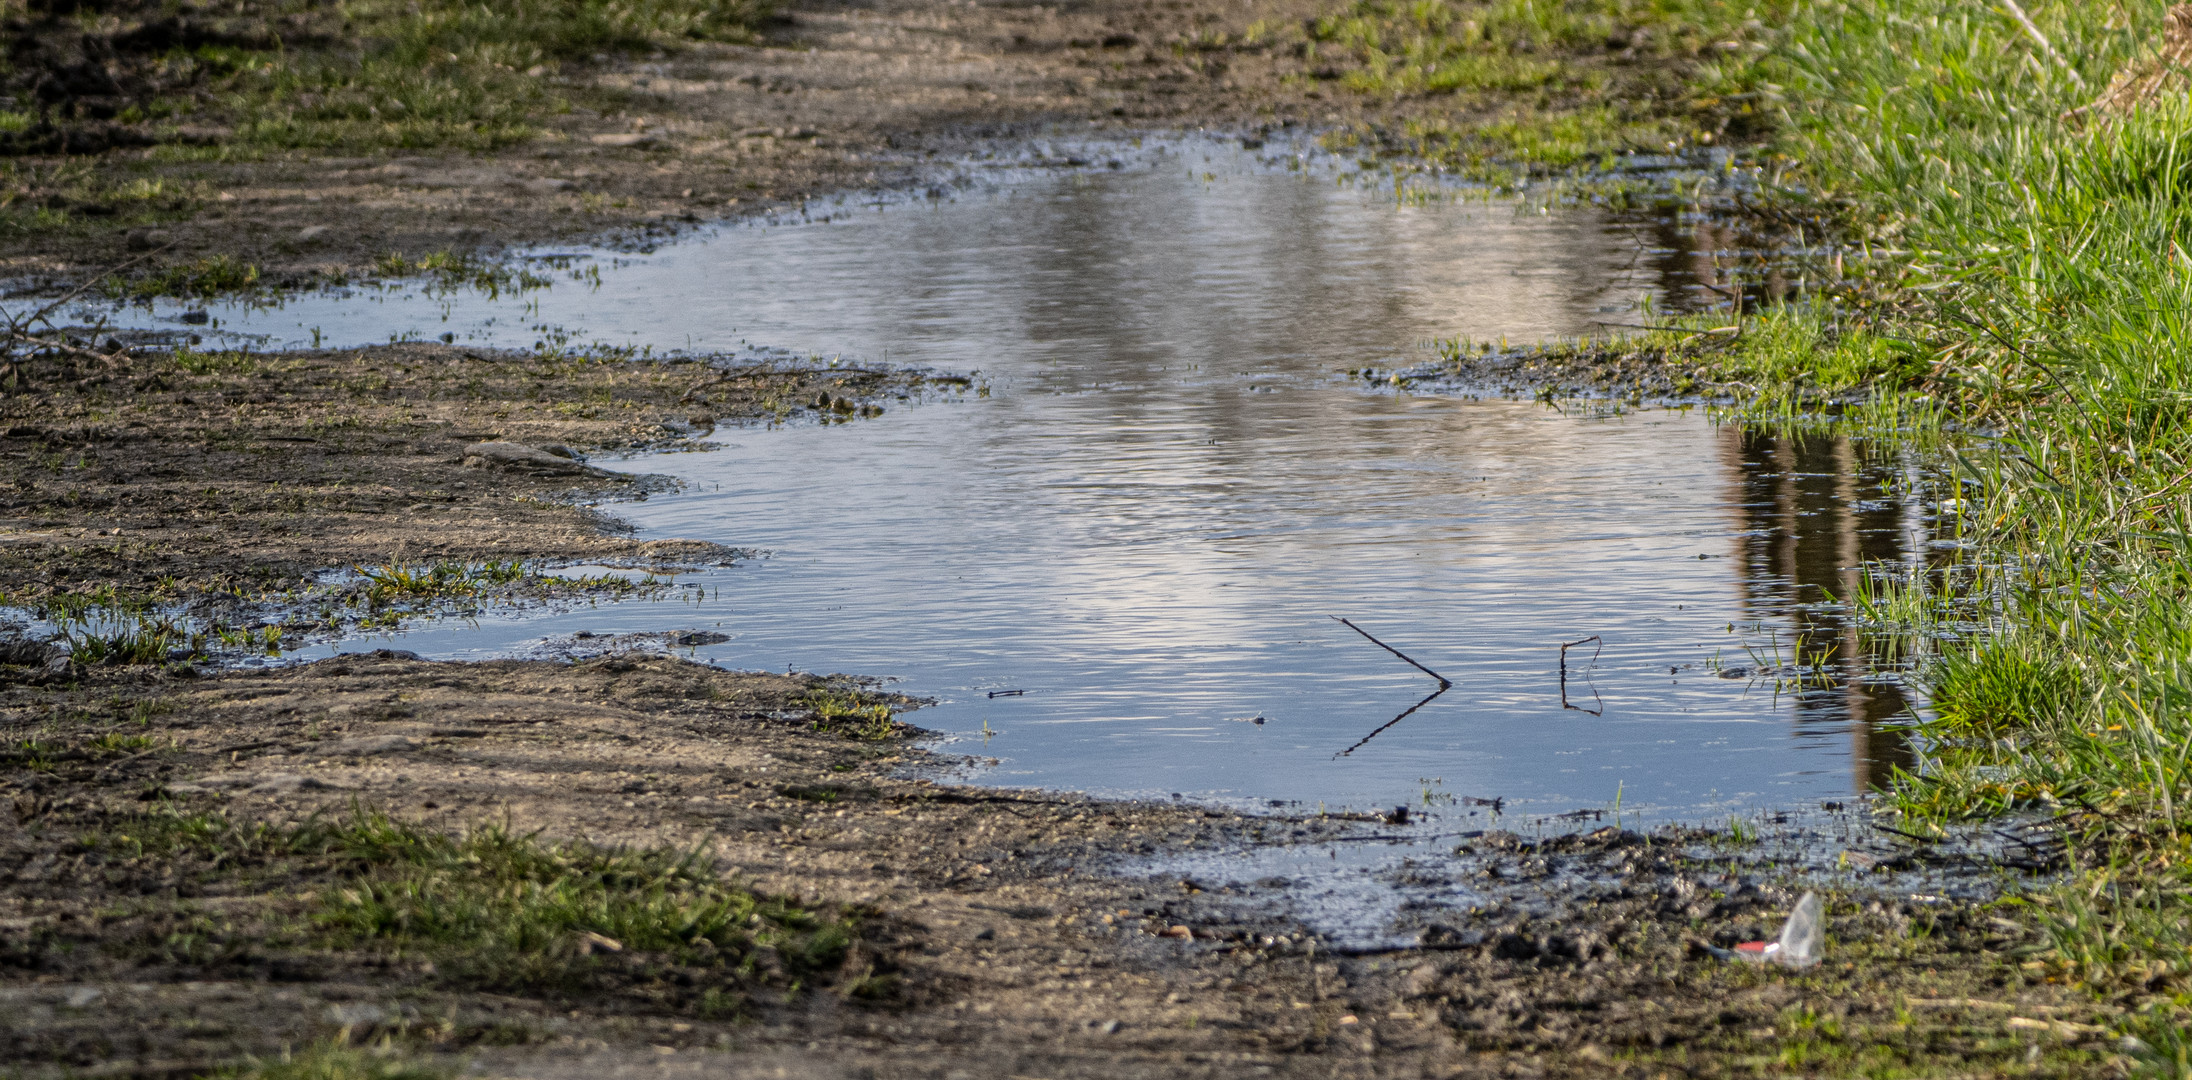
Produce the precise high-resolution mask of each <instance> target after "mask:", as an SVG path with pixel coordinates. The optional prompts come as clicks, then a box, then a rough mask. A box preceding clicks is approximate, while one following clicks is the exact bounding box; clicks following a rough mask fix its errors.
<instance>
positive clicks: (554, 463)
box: [464, 440, 589, 474]
mask: <svg viewBox="0 0 2192 1080" xmlns="http://www.w3.org/2000/svg"><path fill="white" fill-rule="evenodd" d="M464 463H465V464H466V465H469V466H471V467H472V468H475V469H485V468H496V469H509V470H511V471H512V472H523V473H534V474H576V473H583V472H587V471H589V470H588V469H587V468H586V466H584V465H581V464H579V463H578V462H576V461H573V460H571V459H570V458H566V457H558V456H556V455H554V454H551V453H549V452H548V451H546V450H540V449H536V448H534V447H530V446H527V445H525V444H524V443H514V442H502V441H500V440H497V441H495V442H483V443H473V444H472V445H470V446H467V447H465V448H464Z"/></svg>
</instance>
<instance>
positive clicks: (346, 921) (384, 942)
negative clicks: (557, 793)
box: [317, 818, 853, 1009]
mask: <svg viewBox="0 0 2192 1080" xmlns="http://www.w3.org/2000/svg"><path fill="white" fill-rule="evenodd" d="M331 838H332V841H333V843H334V844H335V845H336V846H337V847H338V848H340V849H341V850H343V851H344V852H345V853H346V854H348V855H350V856H352V857H353V858H356V859H358V860H359V862H360V863H361V864H362V868H363V869H362V872H360V873H358V874H357V875H355V876H354V877H351V878H350V879H349V880H347V881H345V882H343V883H341V884H340V885H337V886H335V887H332V888H330V889H328V890H327V891H325V892H324V893H323V894H322V895H321V897H320V911H319V913H318V915H317V923H318V925H319V927H320V928H321V929H322V930H324V931H325V932H326V933H327V934H328V935H329V936H330V938H331V939H332V940H334V941H335V942H337V943H339V944H343V945H349V946H353V947H367V948H373V949H379V950H385V951H388V952H391V953H399V954H404V955H420V954H423V955H426V956H429V957H432V958H435V959H436V961H437V963H438V965H439V967H438V970H440V971H442V972H444V973H445V977H447V978H453V979H457V980H461V981H463V982H465V983H467V984H470V985H478V986H481V987H488V988H497V989H512V990H526V991H531V992H543V991H553V992H560V993H568V992H576V991H580V990H585V989H589V988H595V987H598V986H599V985H601V984H604V983H629V982H632V981H642V982H654V981H666V982H668V983H669V984H670V985H675V984H676V983H677V982H680V981H682V982H685V983H688V984H690V985H692V986H697V987H698V989H697V991H696V992H694V993H692V994H689V995H685V996H688V997H690V998H692V999H693V1000H694V1001H696V1002H697V1001H700V1000H702V999H708V995H709V992H710V991H713V992H714V993H715V997H714V998H712V999H709V1000H712V1001H715V1002H717V1003H718V1004H717V1005H709V1006H707V1007H708V1008H710V1009H713V1008H716V1007H718V1006H719V1004H720V1003H722V1002H725V1001H727V1000H729V998H728V996H727V995H731V994H733V993H734V992H735V991H736V984H737V983H739V982H740V981H742V980H750V979H752V978H753V977H754V976H755V975H757V974H758V973H759V972H760V971H761V970H762V969H763V968H764V967H765V966H767V965H778V966H781V967H782V968H783V969H785V970H788V971H790V972H792V973H793V974H795V975H798V974H813V973H818V972H823V971H827V970H828V969H830V968H832V967H834V966H835V965H836V964H838V963H839V962H841V961H842V960H843V959H844V956H845V953H846V951H847V949H848V948H849V947H850V945H851V944H852V940H853V937H852V929H851V927H850V924H849V923H847V922H845V921H843V920H842V919H837V918H832V917H830V916H828V915H825V914H822V913H818V912H816V911H813V910H809V909H806V908H803V907H800V906H798V905H795V904H792V903H789V902H787V901H785V900H782V899H776V898H770V897H764V896H761V895H759V894H756V893H754V892H752V891H749V890H747V889H743V888H740V887H737V886H734V885H730V884H727V883H725V882H724V881H722V880H721V879H720V878H719V877H718V876H717V875H716V874H715V872H714V871H713V870H712V868H711V867H710V866H709V865H708V864H707V862H706V861H705V860H704V859H701V858H700V857H699V856H697V855H692V854H679V853H676V852H671V851H667V850H659V849H657V850H617V849H610V848H603V847H599V846H595V845H591V844H580V843H569V844H548V843H543V842H541V841H539V840H537V839H535V838H533V837H529V836H521V835H517V834H513V833H511V832H508V831H507V830H504V829H501V828H498V827H488V828H483V829H478V830H475V831H474V832H472V833H471V834H469V835H467V836H464V837H450V836H445V835H442V834H438V833H427V832H421V831H418V830H416V829H413V828H410V827H408V826H404V825H401V824H398V823H396V822H393V821H391V820H389V819H386V818H360V819H357V820H355V821H353V822H351V823H349V824H347V825H346V826H344V827H342V828H341V829H338V830H336V831H335V832H333V833H332V834H331ZM681 975H682V976H685V978H684V979H683V980H679V979H678V978H677V977H678V976H681ZM695 976H698V979H697V981H695V979H694V977H695Z"/></svg>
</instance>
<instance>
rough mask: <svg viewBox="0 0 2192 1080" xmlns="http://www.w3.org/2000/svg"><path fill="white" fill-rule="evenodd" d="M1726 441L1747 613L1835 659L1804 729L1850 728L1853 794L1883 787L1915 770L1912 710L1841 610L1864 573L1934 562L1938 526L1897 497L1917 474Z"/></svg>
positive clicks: (1755, 441)
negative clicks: (1908, 728) (1740, 526)
mask: <svg viewBox="0 0 2192 1080" xmlns="http://www.w3.org/2000/svg"><path fill="white" fill-rule="evenodd" d="M1724 438H1725V442H1726V445H1727V450H1726V459H1727V461H1728V464H1729V466H1730V467H1731V469H1733V470H1734V471H1735V472H1736V474H1737V475H1738V476H1740V477H1741V490H1742V497H1741V502H1740V505H1741V507H1742V510H1743V518H1744V522H1745V524H1746V525H1747V531H1746V532H1745V533H1744V541H1745V543H1744V549H1745V550H1744V556H1743V557H1744V560H1745V563H1746V565H1747V567H1748V569H1749V572H1748V573H1746V574H1745V575H1744V577H1743V580H1744V583H1745V590H1744V592H1745V597H1744V598H1745V600H1746V602H1747V604H1748V606H1749V609H1750V610H1751V611H1753V612H1755V613H1756V614H1757V615H1760V616H1764V617H1768V618H1773V619H1778V620H1786V621H1788V622H1789V623H1790V624H1792V626H1793V628H1794V630H1795V634H1796V637H1797V639H1798V640H1799V641H1800V642H1801V643H1802V646H1801V647H1802V648H1803V650H1804V651H1805V652H1806V653H1811V652H1813V651H1814V650H1819V649H1825V650H1828V656H1829V659H1828V665H1827V666H1828V667H1829V668H1830V669H1831V670H1832V672H1833V685H1832V686H1830V687H1826V688H1817V689H1807V690H1805V691H1804V692H1802V693H1799V694H1797V695H1796V697H1795V714H1796V715H1795V720H1796V724H1797V729H1798V731H1799V732H1800V733H1802V732H1808V731H1814V730H1816V731H1831V730H1847V731H1848V733H1849V737H1850V739H1851V751H1850V753H1851V762H1852V766H1853V769H1854V776H1853V784H1854V787H1855V788H1856V789H1857V790H1860V791H1862V790H1867V789H1870V788H1874V787H1878V786H1880V785H1881V784H1883V783H1884V782H1885V781H1886V780H1887V779H1888V777H1889V775H1890V772H1891V771H1892V770H1893V769H1894V768H1897V767H1903V768H1908V767H1910V766H1911V765H1912V763H1913V761H1914V758H1913V757H1912V755H1911V752H1910V748H1909V745H1908V743H1907V742H1906V740H1905V739H1904V737H1903V732H1902V728H1903V727H1904V725H1906V724H1907V722H1908V721H1909V719H1910V717H1911V705H1912V702H1911V700H1910V698H1909V697H1908V696H1906V694H1905V691H1904V688H1903V687H1902V685H1901V684H1900V683H1898V682H1896V681H1894V680H1893V679H1892V678H1889V677H1885V675H1886V673H1884V672H1880V671H1878V670H1877V669H1876V667H1875V663H1874V661H1875V659H1876V658H1875V657H1874V656H1873V655H1872V652H1871V650H1870V648H1869V647H1868V643H1867V642H1866V641H1865V640H1864V639H1863V637H1862V635H1861V634H1860V632H1859V630H1858V628H1857V626H1856V624H1855V622H1854V620H1851V619H1848V618H1845V617H1843V614H1842V611H1841V609H1840V608H1839V606H1837V605H1836V603H1835V602H1837V601H1841V600H1845V599H1847V598H1848V597H1850V596H1853V595H1855V594H1856V592H1857V589H1858V580H1859V577H1860V575H1861V574H1862V573H1863V572H1864V571H1863V568H1864V567H1865V566H1866V565H1868V564H1875V563H1907V564H1910V565H1913V566H1922V565H1924V564H1925V562H1926V561H1927V557H1928V554H1929V553H1930V552H1931V551H1932V543H1931V541H1932V539H1933V536H1934V533H1933V527H1932V521H1931V518H1930V517H1929V516H1928V514H1927V512H1926V509H1925V507H1924V506H1923V504H1922V503H1920V502H1919V501H1918V500H1915V499H1911V498H1908V497H1905V496H1904V495H1902V494H1900V493H1903V492H1907V491H1909V490H1910V489H1912V488H1914V487H1916V486H1917V485H1918V483H1919V481H1920V477H1919V476H1918V471H1917V466H1916V464H1915V463H1913V462H1911V461H1909V460H1902V459H1889V460H1880V459H1867V458H1866V457H1865V456H1864V455H1863V454H1862V453H1861V452H1860V451H1859V449H1858V448H1857V447H1856V446H1854V445H1852V444H1851V443H1850V442H1849V440H1847V439H1837V438H1827V437H1823V436H1812V437H1799V438H1780V437H1775V436H1771V435H1764V434H1759V433H1755V432H1746V431H1742V430H1740V429H1734V428H1731V429H1729V430H1728V431H1727V432H1726V433H1725V436H1724Z"/></svg>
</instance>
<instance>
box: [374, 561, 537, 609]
mask: <svg viewBox="0 0 2192 1080" xmlns="http://www.w3.org/2000/svg"><path fill="white" fill-rule="evenodd" d="M356 569H357V573H358V576H359V577H360V578H362V579H364V590H363V592H364V599H365V601H366V603H367V604H369V605H370V606H373V607H376V608H377V607H380V606H382V605H385V604H388V603H391V602H393V601H396V600H453V599H461V598H466V597H474V596H479V595H481V594H483V593H485V592H487V591H489V590H490V589H493V588H495V587H497V586H502V585H509V584H512V583H514V582H518V581H522V580H524V579H525V578H526V577H528V576H530V572H529V571H528V570H527V569H526V567H525V564H524V563H523V562H521V561H519V560H516V559H510V560H506V561H500V562H496V561H490V562H482V563H463V562H449V561H443V562H436V563H425V564H421V565H416V566H414V565H409V564H405V563H398V562H393V561H391V562H388V563H385V564H382V565H380V566H360V567H357V568H356Z"/></svg>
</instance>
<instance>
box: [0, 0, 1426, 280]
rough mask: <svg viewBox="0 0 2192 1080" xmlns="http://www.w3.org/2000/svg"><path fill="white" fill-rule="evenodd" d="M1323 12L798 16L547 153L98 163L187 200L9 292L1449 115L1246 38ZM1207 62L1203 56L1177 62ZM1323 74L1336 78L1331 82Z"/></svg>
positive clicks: (552, 139) (1, 265) (321, 273)
mask: <svg viewBox="0 0 2192 1080" xmlns="http://www.w3.org/2000/svg"><path fill="white" fill-rule="evenodd" d="M1327 8H1328V5H1324V4H1319V3H1316V2H1314V0H1254V2H1252V3H1244V2H1240V0H1234V2H1226V0H1163V2H1161V3H1160V2H1158V0H1098V2H1095V3H1087V4H1073V5H1048V4H1033V5H977V4H958V3H942V2H903V0H884V2H880V3H872V4H854V3H827V2H824V3H808V4H800V5H797V6H796V7H794V8H792V9H791V10H790V11H789V12H788V13H787V14H786V15H785V16H784V17H783V19H782V20H781V21H780V22H779V23H777V24H776V25H774V26H772V27H771V28H770V29H769V30H768V32H767V33H768V36H769V38H770V43H769V44H768V45H767V46H744V45H696V46H694V47H692V48H689V49H686V50H684V51H683V52H681V53H678V54H676V55H674V56H667V57H663V58H661V59H657V60H645V59H640V60H632V61H614V60H608V59H607V58H604V62H603V63H601V64H597V65H593V66H592V67H590V68H588V69H586V70H585V71H584V72H582V73H580V74H576V75H574V76H572V78H573V79H576V80H580V81H583V82H585V83H586V84H587V85H588V86H590V87H596V88H600V89H604V90H608V91H613V92H614V93H615V94H616V95H618V96H619V97H621V98H622V99H623V100H625V101H626V102H628V103H629V104H628V105H627V106H626V107H624V108H621V109H618V110H616V111H615V112H614V113H612V114H610V115H599V114H596V115H588V113H589V112H592V110H582V111H579V112H576V113H573V114H571V115H566V116H561V117H557V118H553V119H552V120H551V121H550V123H551V128H550V130H548V131H547V132H546V133H545V134H544V135H543V136H542V137H540V138H537V139H534V140H531V141H529V142H527V143H525V144H523V145H520V146H517V147H513V148H509V149H505V150H499V151H490V152H485V153H468V152H427V153H411V152H403V151H397V152H394V153H391V154H389V155H385V156H375V157H371V158H343V157H334V158H330V157H326V156H321V155H314V154H308V153H304V152H295V153H277V154H272V155H259V154H253V155H248V158H249V159H248V160H243V161H237V162H232V163H222V162H218V161H211V162H208V161H190V162H182V163H177V162H172V161H165V160H163V159H162V156H161V155H158V154H155V153H152V152H150V151H111V152H109V153H108V154H106V155H104V156H102V157H101V158H97V159H91V162H92V165H93V167H94V168H95V169H97V170H101V171H104V172H105V173H107V174H109V175H110V179H111V180H112V182H113V183H115V184H120V183H122V182H124V181H129V182H138V181H142V182H144V183H149V184H158V185H164V189H163V190H171V191H178V192H188V193H192V194H190V195H189V196H188V197H186V198H183V200H182V202H181V203H180V204H178V206H179V208H178V209H177V210H176V211H174V212H173V213H172V214H171V215H169V216H170V217H171V218H173V220H168V221H163V222H160V223H157V224H153V225H146V226H139V227H135V228H119V227H112V228H109V227H102V226H101V225H100V224H99V223H100V222H101V221H114V220H119V219H118V218H116V217H115V216H114V215H115V214H116V213H117V210H116V209H115V208H114V207H113V206H104V207H102V206H100V205H98V200H97V199H95V198H91V197H89V196H86V197H85V201H82V202H81V203H80V204H79V205H78V207H77V209H78V216H79V218H80V219H81V220H80V222H79V223H78V224H77V225H75V226H71V227H65V228H52V229H48V230H46V231H44V232H42V233H41V232H32V233H29V234H23V235H18V236H15V237H12V238H9V239H7V240H5V241H4V242H0V250H4V251H6V252H8V257H7V258H5V259H0V276H7V277H17V278H21V277H26V276H28V277H37V276H39V275H41V274H52V275H55V276H59V277H68V276H73V275H76V274H81V273H82V272H84V271H85V270H86V269H89V268H97V267H101V266H105V265H111V264H112V263H115V262H118V261H120V260H121V259H123V258H127V257H129V256H130V255H132V254H135V253H140V252H143V251H146V250H151V249H155V248H158V249H160V251H159V255H158V257H157V258H155V259H153V260H151V262H150V264H149V268H151V269H157V268H158V267H161V266H188V265H190V264H192V263H194V262H196V261H198V260H201V259H205V258H207V257H211V256H220V255H227V256H231V257H233V258H234V259H236V260H239V261H240V262H242V263H248V264H250V265H252V266H255V267H257V268H258V269H259V270H260V271H261V272H262V274H264V275H265V278H264V280H267V281H298V282H302V281H308V280H312V279H313V278H315V277H319V278H323V279H324V278H327V277H334V276H338V275H350V276H355V275H358V274H361V273H366V274H370V273H374V272H376V269H377V266H378V264H379V261H380V260H381V259H382V258H383V257H385V256H387V255H388V254H390V253H400V254H403V255H406V256H409V257H411V258H414V259H416V258H419V257H421V256H425V255H428V254H431V253H438V252H455V253H459V254H464V255H471V254H492V253H494V252H496V251H499V250H501V249H503V248H506V247H510V246H519V245H529V244H538V243H546V242H573V241H583V240H596V239H600V238H604V237H608V238H612V239H619V238H620V239H621V241H622V242H625V243H633V244H646V243H650V242H653V241H655V240H659V239H660V238H662V237H665V236H667V235H671V234H673V233H675V232H676V231H678V230H680V229H682V228H686V227H689V226H690V225H691V224H693V223H697V222H703V221H711V220H716V219H720V218H725V217H738V216H742V215H746V214H750V213H756V212H766V211H768V210H770V209H772V208H781V207H784V206H788V205H791V206H795V205H797V204H799V203H800V202H802V201H803V200H805V199H808V198H810V197H812V196H815V195H818V194H822V193H826V192H830V191H835V190H842V189H845V188H872V187H878V186H892V185H898V184H903V183H907V182H910V181H911V180H914V179H918V178H921V177H923V176H925V175H927V173H926V172H925V169H926V168H927V167H928V166H929V165H930V164H931V163H932V162H934V161H935V160H937V159H938V158H940V157H941V158H951V157H956V156H958V155H961V154H964V153H967V152H969V151H971V150H980V149H986V148H989V147H992V146H994V145H995V144H994V143H992V142H991V141H989V140H993V139H996V138H998V137H1000V136H1013V135H1026V134H1038V133H1040V134H1050V135H1061V136H1066V137H1073V136H1081V135H1088V134H1098V133H1115V132H1121V131H1138V130H1148V129H1158V130H1166V129H1171V130H1178V129H1193V128H1199V127H1206V126H1208V127H1218V128H1222V129H1238V130H1241V131H1243V132H1253V131H1256V130H1258V129H1262V128H1267V127H1271V126H1276V125H1282V124H1301V125H1312V126H1320V127H1321V126H1333V125H1339V124H1343V123H1349V122H1354V121H1357V120H1361V119H1365V118H1377V119H1383V120H1400V119H1405V118H1407V117H1410V116H1423V115H1433V116H1435V115H1442V114H1445V113H1447V112H1450V111H1451V110H1452V108H1453V106H1452V104H1451V102H1450V101H1449V100H1446V99H1438V98H1421V97H1418V98H1413V99H1407V100H1400V101H1378V100H1375V99H1370V98H1367V97H1364V96H1362V95H1356V94H1347V93H1328V92H1327V91H1326V89H1325V88H1323V87H1325V84H1324V83H1322V82H1320V81H1319V80H1318V79H1317V78H1312V77H1311V67H1310V65H1309V64H1308V63H1307V62H1306V61H1303V60H1302V59H1300V58H1299V57H1298V56H1297V55H1296V51H1297V49H1296V47H1295V45H1294V44H1292V42H1293V41H1298V39H1299V33H1298V32H1297V33H1295V34H1294V35H1293V36H1292V38H1291V39H1289V42H1288V43H1284V44H1262V45H1259V44H1254V43H1250V42H1247V41H1245V40H1244V32H1245V31H1246V30H1247V29H1248V28H1249V27H1250V26H1251V25H1254V24H1258V23H1262V24H1265V25H1277V26H1290V27H1292V26H1298V25H1299V23H1300V21H1301V20H1302V19H1303V18H1306V17H1310V16H1313V15H1317V14H1321V13H1323V12H1324V11H1325V10H1326V9H1327ZM1198 40H1200V41H1201V42H1203V43H1204V44H1205V45H1207V46H1209V47H1207V48H1205V47H1203V46H1194V47H1190V46H1188V45H1187V44H1184V43H1189V42H1195V41H1198ZM1219 42H1223V44H1217V43H1219ZM1317 70H1319V71H1321V72H1322V73H1323V75H1325V76H1330V75H1332V74H1334V72H1335V70H1336V69H1331V64H1330V62H1329V61H1327V62H1325V63H1324V66H1323V68H1319V69H1317ZM68 167H69V166H68V165H67V163H66V162H63V161H60V160H55V161H52V162H51V163H50V168H49V167H48V166H46V165H41V164H40V163H39V162H38V161H37V160H35V159H33V160H31V161H30V162H29V163H28V169H27V173H26V174H25V177H26V182H27V183H28V185H29V186H28V187H27V188H26V189H25V190H24V192H22V193H20V194H19V195H18V196H17V197H18V198H45V199H47V201H48V202H56V201H57V202H58V203H59V204H60V205H61V207H62V208H64V209H66V208H67V207H68V205H69V198H68V197H67V196H66V195H65V194H64V192H65V191H66V190H68V189H67V188H66V185H65V184H64V183H63V182H62V180H61V179H59V177H60V174H61V173H62V172H64V171H65V170H66V168H68ZM41 170H45V171H41ZM42 185H43V186H42ZM99 215H106V216H104V217H101V216H99ZM169 245H171V246H169ZM134 272H136V273H140V274H142V273H145V272H147V268H142V267H141V268H138V269H137V270H136V271H134Z"/></svg>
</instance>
